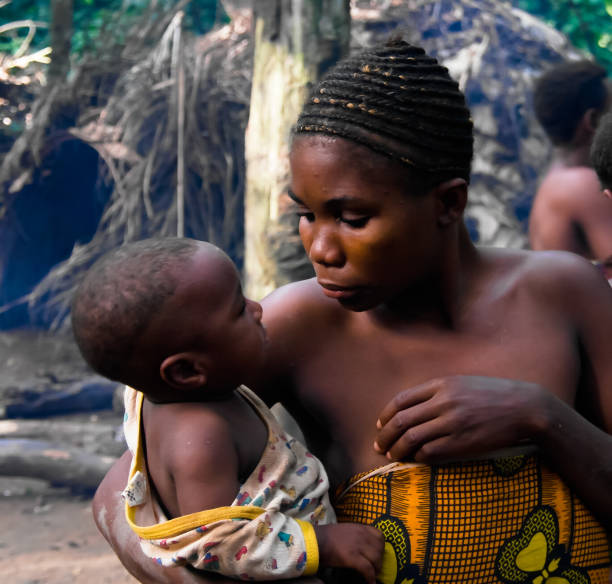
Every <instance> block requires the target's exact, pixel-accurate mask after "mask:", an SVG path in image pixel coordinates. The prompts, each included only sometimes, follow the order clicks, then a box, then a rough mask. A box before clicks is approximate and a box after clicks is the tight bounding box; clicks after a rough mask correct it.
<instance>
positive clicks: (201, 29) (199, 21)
mask: <svg viewBox="0 0 612 584" xmlns="http://www.w3.org/2000/svg"><path fill="white" fill-rule="evenodd" d="M51 2H52V0H12V2H10V3H9V4H7V5H6V6H4V7H2V8H0V24H4V23H9V22H16V21H18V20H26V19H30V20H34V21H39V22H46V23H49V22H50V19H51ZM177 3H178V0H157V2H156V5H157V6H158V7H159V8H160V9H163V8H167V9H169V8H171V7H172V6H174V5H176V4H177ZM151 4H152V2H151V0H74V16H73V28H74V33H73V37H72V53H73V54H74V55H75V56H76V57H77V58H78V57H80V56H82V55H84V54H85V53H95V52H96V51H97V50H98V48H99V47H98V41H99V40H100V39H101V35H102V34H103V32H105V31H112V38H113V42H114V43H116V44H118V45H120V44H122V43H123V42H124V41H125V38H126V35H127V34H128V33H129V31H130V29H131V28H132V26H133V25H134V23H135V22H136V19H137V18H138V17H140V16H142V15H143V14H144V13H145V12H146V11H147V10H148V8H149V7H150V5H151ZM185 13H186V14H185V27H186V28H188V29H189V30H192V31H193V32H195V33H196V34H203V33H205V32H207V31H208V30H210V29H211V28H212V27H213V26H214V25H215V24H216V23H218V22H224V21H226V20H227V17H226V16H225V14H224V12H223V10H222V8H221V7H220V5H219V2H218V0H192V1H191V2H190V3H189V4H188V5H187V6H186V8H185ZM27 34H28V28H27V27H24V28H19V29H15V30H12V31H10V32H7V33H5V34H3V35H0V52H4V53H8V54H14V52H15V51H16V50H17V49H18V48H19V47H20V46H21V43H22V42H23V40H24V39H25V37H26V35H27ZM49 42H50V39H49V29H48V28H42V27H41V28H38V29H37V30H36V36H35V37H34V39H33V42H32V44H31V45H30V47H31V50H36V49H40V48H43V47H45V46H47V45H49Z"/></svg>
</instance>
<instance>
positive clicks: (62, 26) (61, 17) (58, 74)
mask: <svg viewBox="0 0 612 584" xmlns="http://www.w3.org/2000/svg"><path fill="white" fill-rule="evenodd" d="M72 17H73V0H52V1H51V49H52V51H51V65H49V83H50V84H55V83H61V82H63V81H65V80H66V76H67V75H68V71H69V70H70V44H71V40H72Z"/></svg>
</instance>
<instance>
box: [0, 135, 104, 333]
mask: <svg viewBox="0 0 612 584" xmlns="http://www.w3.org/2000/svg"><path fill="white" fill-rule="evenodd" d="M99 158H100V157H99V155H98V153H97V152H96V151H95V150H94V149H93V148H92V147H91V146H89V145H88V144H86V143H85V142H83V141H81V140H79V139H77V138H75V137H74V136H72V135H71V134H69V133H68V132H61V133H58V134H56V135H55V136H53V137H52V138H51V139H50V140H49V141H48V142H47V145H46V148H45V149H44V151H43V153H42V163H41V164H40V165H39V166H38V167H37V168H36V171H35V173H34V175H33V180H32V181H31V182H30V183H29V184H28V185H26V186H25V187H23V188H22V189H21V190H20V191H19V192H17V193H14V194H13V195H11V196H10V199H9V201H8V204H7V205H6V208H5V214H4V216H3V217H2V218H0V282H1V284H2V285H1V286H0V306H3V307H5V308H4V309H1V311H0V329H1V330H6V329H12V328H17V327H23V326H37V325H38V326H42V325H43V323H42V322H37V319H36V317H35V316H31V315H30V314H29V311H28V306H27V301H20V299H22V298H23V297H24V296H26V295H27V294H28V293H29V292H31V291H32V289H33V288H34V286H36V284H38V282H40V280H41V279H42V278H43V277H44V276H45V275H46V274H47V273H48V272H49V270H50V269H51V268H52V267H53V266H55V265H57V264H58V263H60V262H62V261H64V260H65V259H67V258H68V257H69V256H70V254H71V252H72V249H73V247H74V245H75V244H85V243H87V242H88V241H90V240H91V238H92V237H93V235H94V233H95V231H96V229H97V226H98V223H99V222H100V218H101V215H102V212H103V209H104V206H105V205H106V203H107V201H108V198H109V196H110V188H109V187H108V186H106V185H105V184H104V183H103V182H102V181H101V180H98V168H99Z"/></svg>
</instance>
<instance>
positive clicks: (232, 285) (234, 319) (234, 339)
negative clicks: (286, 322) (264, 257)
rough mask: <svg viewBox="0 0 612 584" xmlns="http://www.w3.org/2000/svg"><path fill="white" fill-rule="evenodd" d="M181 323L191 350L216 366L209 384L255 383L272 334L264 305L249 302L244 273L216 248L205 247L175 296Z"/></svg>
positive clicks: (217, 386)
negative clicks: (264, 316) (244, 290)
mask: <svg viewBox="0 0 612 584" xmlns="http://www.w3.org/2000/svg"><path fill="white" fill-rule="evenodd" d="M173 305H174V310H175V314H177V322H178V323H181V324H180V325H179V326H181V327H182V328H183V329H187V330H186V331H183V332H188V333H189V334H188V335H187V336H186V338H187V339H189V343H190V344H191V345H192V346H191V347H186V349H187V350H193V351H201V352H202V353H204V354H205V355H206V358H207V359H208V363H209V364H210V365H209V367H210V371H209V375H208V386H209V387H210V388H211V389H215V390H217V389H218V390H222V391H225V390H226V389H227V390H229V391H231V390H233V389H234V388H235V387H236V386H238V385H240V384H245V385H247V384H249V383H251V382H252V380H254V378H255V376H256V375H257V373H258V372H259V369H260V367H261V366H262V365H263V360H264V354H265V347H266V331H265V329H264V327H263V325H262V324H261V316H262V309H261V306H260V305H259V304H258V303H257V302H254V301H253V300H249V299H248V298H245V297H244V295H243V293H242V286H241V284H240V279H239V276H238V271H237V270H236V267H235V266H234V264H233V263H232V262H231V261H230V259H229V258H228V257H227V256H226V255H225V254H223V253H222V252H220V251H218V250H215V249H214V248H213V249H211V248H206V247H203V248H202V250H201V251H198V252H197V253H196V254H195V255H194V257H193V260H192V262H191V264H190V265H189V266H188V268H186V269H185V270H184V272H183V273H182V274H181V277H180V282H179V285H178V287H177V290H176V292H175V295H174V298H173Z"/></svg>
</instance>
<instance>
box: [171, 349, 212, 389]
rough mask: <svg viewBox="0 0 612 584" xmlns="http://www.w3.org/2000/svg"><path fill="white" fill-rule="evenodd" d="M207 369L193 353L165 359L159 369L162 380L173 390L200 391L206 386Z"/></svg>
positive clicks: (178, 354)
mask: <svg viewBox="0 0 612 584" xmlns="http://www.w3.org/2000/svg"><path fill="white" fill-rule="evenodd" d="M206 370H207V367H206V364H205V363H204V360H203V359H202V358H201V356H199V355H196V354H195V353H177V354H176V355H171V356H170V357H166V358H165V359H164V361H163V362H162V364H161V365H160V367H159V374H160V375H161V377H162V379H163V380H164V381H165V382H166V383H167V384H168V385H169V386H170V387H173V388H174V389H179V390H182V391H185V390H192V389H201V388H203V387H204V386H205V385H206V381H207V377H208V376H207V371H206Z"/></svg>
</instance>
